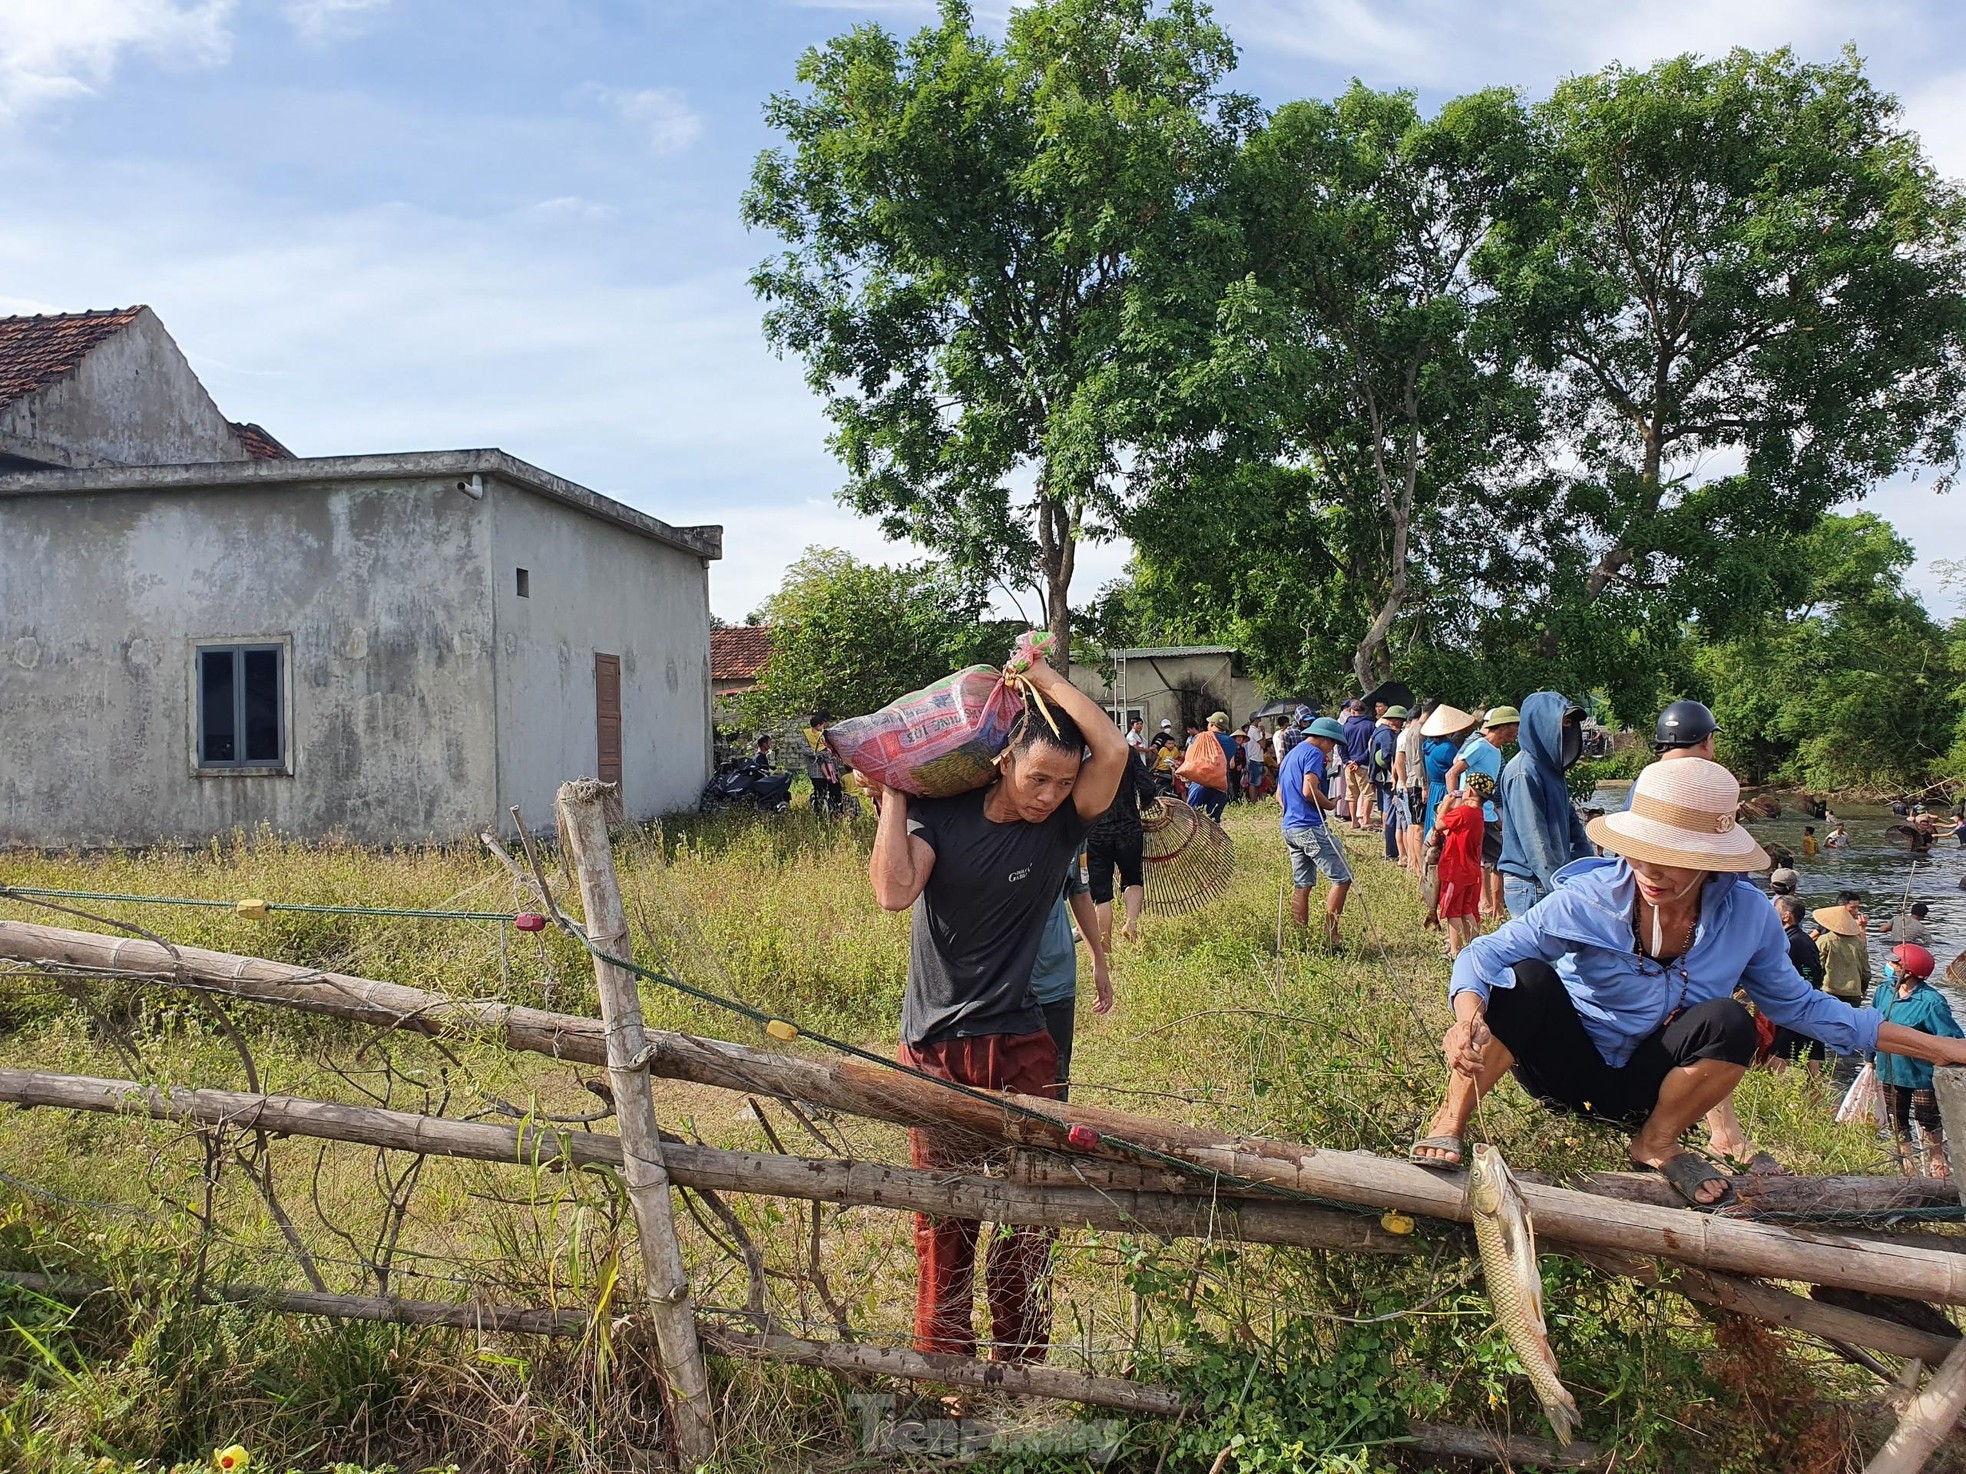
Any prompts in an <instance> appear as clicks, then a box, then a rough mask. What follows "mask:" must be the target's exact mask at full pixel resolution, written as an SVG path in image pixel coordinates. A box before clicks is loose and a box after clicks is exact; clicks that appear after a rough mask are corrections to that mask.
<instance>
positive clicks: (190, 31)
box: [0, 0, 236, 119]
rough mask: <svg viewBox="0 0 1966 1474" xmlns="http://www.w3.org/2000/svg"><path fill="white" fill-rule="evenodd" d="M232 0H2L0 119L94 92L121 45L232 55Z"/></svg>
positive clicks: (165, 55)
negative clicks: (230, 24)
mask: <svg viewBox="0 0 1966 1474" xmlns="http://www.w3.org/2000/svg"><path fill="white" fill-rule="evenodd" d="M235 4H236V0H4V3H0V119H5V118H8V117H16V118H18V117H22V116H25V115H26V114H28V113H30V112H33V111H36V110H37V109H39V108H42V107H45V106H48V105H49V104H52V103H55V102H59V101H62V100H64V99H68V98H75V97H84V96H88V95H90V94H92V93H94V92H95V91H96V90H97V89H98V88H99V87H101V86H102V85H104V84H105V83H106V82H108V80H109V79H110V77H111V75H112V74H113V73H114V72H115V70H116V65H117V62H118V61H119V60H120V59H121V57H122V56H123V55H124V53H126V52H140V53H147V54H149V55H152V56H155V57H157V58H158V59H160V60H163V61H167V62H173V63H178V64H183V65H189V66H219V65H222V64H223V63H224V62H225V61H226V60H227V59H228V57H229V56H230V55H231V48H232V36H231V32H230V30H229V29H228V28H227V24H226V23H227V22H228V21H229V20H230V19H231V16H232V12H233V9H234V7H235Z"/></svg>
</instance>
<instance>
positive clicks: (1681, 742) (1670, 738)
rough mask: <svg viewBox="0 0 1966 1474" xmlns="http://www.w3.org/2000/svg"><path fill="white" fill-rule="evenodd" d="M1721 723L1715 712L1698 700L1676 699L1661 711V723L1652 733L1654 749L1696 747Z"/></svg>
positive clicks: (1655, 750)
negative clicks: (1714, 715) (1714, 714)
mask: <svg viewBox="0 0 1966 1474" xmlns="http://www.w3.org/2000/svg"><path fill="white" fill-rule="evenodd" d="M1719 730H1720V724H1719V723H1718V722H1716V721H1715V720H1714V719H1713V713H1712V712H1711V711H1709V710H1707V708H1706V707H1705V706H1704V705H1702V704H1701V703H1700V702H1697V701H1675V702H1674V703H1673V704H1672V705H1671V706H1669V707H1667V708H1666V709H1665V710H1664V711H1662V712H1660V713H1659V725H1658V728H1657V730H1656V731H1655V732H1654V733H1653V734H1652V750H1653V751H1654V752H1666V751H1668V750H1669V749H1671V748H1675V747H1694V746H1697V745H1698V744H1699V743H1702V742H1705V741H1706V740H1707V738H1709V737H1711V736H1712V735H1713V734H1714V733H1715V732H1718V731H1719Z"/></svg>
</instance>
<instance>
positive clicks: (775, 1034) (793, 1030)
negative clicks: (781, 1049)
mask: <svg viewBox="0 0 1966 1474" xmlns="http://www.w3.org/2000/svg"><path fill="white" fill-rule="evenodd" d="M765 1032H766V1033H767V1034H769V1035H771V1037H772V1038H774V1039H776V1040H778V1042H779V1043H781V1044H790V1043H791V1042H792V1041H793V1040H794V1039H796V1038H798V1037H799V1026H798V1025H797V1024H792V1023H787V1022H786V1021H785V1020H784V1019H782V1018H775V1019H773V1020H772V1021H771V1022H770V1023H768V1024H766V1025H765Z"/></svg>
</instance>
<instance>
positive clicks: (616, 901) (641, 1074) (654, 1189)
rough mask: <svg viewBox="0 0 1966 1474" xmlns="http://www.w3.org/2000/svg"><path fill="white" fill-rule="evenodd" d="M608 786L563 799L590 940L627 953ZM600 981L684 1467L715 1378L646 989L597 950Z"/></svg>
mask: <svg viewBox="0 0 1966 1474" xmlns="http://www.w3.org/2000/svg"><path fill="white" fill-rule="evenodd" d="M609 787H610V785H608V784H605V783H597V782H595V781H594V780H593V779H592V778H576V779H575V780H574V781H573V782H571V783H563V784H561V785H560V791H559V794H558V795H557V798H556V800H555V807H556V809H557V811H558V813H559V818H560V827H561V830H562V832H564V833H565V835H566V836H567V848H568V849H569V850H570V851H571V852H572V858H573V863H574V869H575V873H576V878H577V879H578V880H579V883H580V903H581V907H582V909H583V910H584V911H585V912H586V916H587V939H588V941H589V943H590V944H591V945H592V946H594V947H596V948H598V949H599V950H600V951H602V952H607V953H611V954H613V955H614V956H616V957H626V956H628V955H629V954H630V952H631V951H632V949H633V943H632V942H631V941H630V940H629V936H628V914H627V912H626V911H625V910H623V909H622V905H621V887H620V886H619V885H618V884H617V883H616V881H615V878H614V851H613V848H612V847H611V846H610V845H609V843H608V828H607V817H606V806H605V800H606V796H607V791H608V789H609ZM594 981H595V983H596V984H597V985H598V987H599V989H600V995H601V1024H602V1027H603V1028H604V1029H605V1031H606V1039H607V1056H608V1080H609V1083H610V1084H611V1085H612V1086H613V1087H614V1111H615V1119H616V1121H617V1122H618V1123H619V1125H620V1129H621V1157H622V1166H621V1176H622V1180H623V1182H625V1183H626V1184H627V1188H628V1201H629V1203H630V1205H631V1206H632V1207H633V1208H634V1211H635V1228H636V1232H637V1237H638V1238H639V1239H640V1240H641V1246H642V1273H643V1276H644V1277H645V1279H646V1280H647V1285H646V1291H647V1295H648V1302H649V1317H650V1319H651V1320H653V1321H654V1323H655V1340H656V1347H657V1350H658V1353H659V1355H660V1358H661V1362H662V1375H663V1380H664V1382H665V1384H666V1386H665V1388H664V1391H665V1392H666V1393H667V1394H668V1403H669V1412H670V1422H671V1425H672V1426H673V1427H674V1428H675V1430H676V1448H677V1451H678V1452H679V1453H680V1454H681V1455H682V1461H683V1466H684V1467H685V1468H695V1467H696V1466H698V1465H701V1464H706V1463H708V1462H709V1461H710V1460H711V1459H712V1458H713V1457H715V1455H716V1450H717V1428H716V1423H715V1421H714V1419H713V1418H712V1415H711V1411H710V1379H709V1375H708V1373H707V1372H706V1371H705V1370H704V1366H703V1348H702V1346H700V1345H699V1344H698V1343H697V1339H696V1318H695V1315H694V1312H693V1311H692V1310H691V1307H690V1298H689V1280H688V1278H687V1277H686V1276H685V1274H684V1273H683V1251H682V1245H681V1244H680V1243H679V1242H678V1241H677V1239H676V1224H675V1220H674V1218H672V1217H671V1215H670V1211H669V1169H668V1167H667V1165H666V1164H665V1163H664V1161H663V1159H662V1134H661V1131H660V1130H659V1129H658V1127H657V1126H656V1122H655V1097H654V1093H653V1091H652V1090H651V1089H650V1086H649V1074H648V1070H647V1069H646V1068H645V1067H644V1060H645V1056H644V1054H643V1050H644V1049H645V1048H646V1047H647V1045H648V1039H647V1036H646V1035H645V1033H644V1031H643V1029H642V998H641V992H640V985H639V984H638V983H637V982H636V981H635V975H634V974H633V973H631V972H629V971H628V970H627V969H625V968H621V967H616V966H615V965H614V964H612V963H609V962H603V961H602V960H601V959H600V958H599V957H598V956H597V957H596V958H595V959H594Z"/></svg>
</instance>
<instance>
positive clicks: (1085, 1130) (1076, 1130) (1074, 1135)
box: [1065, 1126, 1099, 1152]
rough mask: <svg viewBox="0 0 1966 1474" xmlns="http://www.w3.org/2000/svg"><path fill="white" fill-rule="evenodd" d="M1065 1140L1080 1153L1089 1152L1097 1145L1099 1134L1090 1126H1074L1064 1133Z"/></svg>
mask: <svg viewBox="0 0 1966 1474" xmlns="http://www.w3.org/2000/svg"><path fill="white" fill-rule="evenodd" d="M1065 1140H1067V1141H1069V1142H1070V1143H1071V1144H1072V1145H1073V1146H1075V1147H1077V1148H1078V1149H1079V1150H1080V1151H1082V1152H1089V1151H1091V1150H1092V1149H1093V1148H1094V1147H1095V1146H1097V1145H1099V1133H1098V1132H1097V1131H1094V1130H1093V1129H1092V1128H1091V1127H1090V1126H1074V1127H1073V1128H1072V1129H1071V1130H1070V1131H1067V1132H1066V1133H1065Z"/></svg>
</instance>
